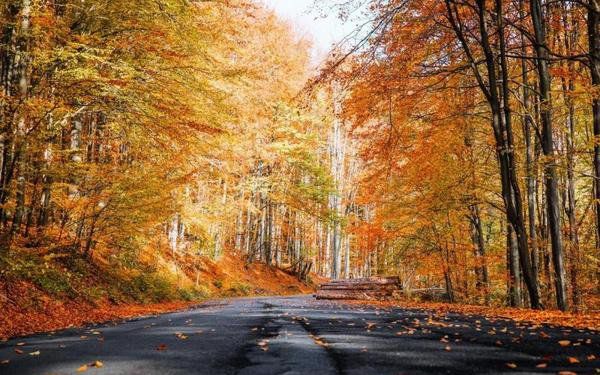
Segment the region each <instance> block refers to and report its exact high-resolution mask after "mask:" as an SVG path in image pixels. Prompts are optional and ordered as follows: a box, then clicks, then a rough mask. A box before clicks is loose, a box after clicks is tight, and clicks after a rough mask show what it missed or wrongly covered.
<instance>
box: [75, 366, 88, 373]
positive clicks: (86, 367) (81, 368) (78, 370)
mask: <svg viewBox="0 0 600 375" xmlns="http://www.w3.org/2000/svg"><path fill="white" fill-rule="evenodd" d="M87 369H88V365H82V366H80V367H79V368H78V369H77V372H84V371H87Z"/></svg>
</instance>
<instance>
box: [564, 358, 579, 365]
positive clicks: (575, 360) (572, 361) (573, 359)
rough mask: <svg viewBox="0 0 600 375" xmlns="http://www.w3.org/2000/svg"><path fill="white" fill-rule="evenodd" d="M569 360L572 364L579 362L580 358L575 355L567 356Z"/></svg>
mask: <svg viewBox="0 0 600 375" xmlns="http://www.w3.org/2000/svg"><path fill="white" fill-rule="evenodd" d="M567 361H569V363H570V364H574V363H579V360H578V359H577V358H575V357H567Z"/></svg>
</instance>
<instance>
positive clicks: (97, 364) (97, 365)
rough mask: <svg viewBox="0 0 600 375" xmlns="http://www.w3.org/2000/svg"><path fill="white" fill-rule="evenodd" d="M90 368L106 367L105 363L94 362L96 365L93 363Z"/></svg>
mask: <svg viewBox="0 0 600 375" xmlns="http://www.w3.org/2000/svg"><path fill="white" fill-rule="evenodd" d="M90 366H93V367H97V368H100V367H102V366H104V363H102V362H100V361H94V363H92V364H91V365H90Z"/></svg>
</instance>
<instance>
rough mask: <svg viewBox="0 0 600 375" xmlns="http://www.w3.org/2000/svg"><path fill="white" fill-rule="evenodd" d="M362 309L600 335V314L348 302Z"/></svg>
mask: <svg viewBox="0 0 600 375" xmlns="http://www.w3.org/2000/svg"><path fill="white" fill-rule="evenodd" d="M348 303H350V304H354V305H359V306H365V305H366V306H373V307H379V308H399V309H414V310H421V311H428V312H431V313H435V314H461V315H464V316H475V315H476V316H484V317H486V318H489V319H510V320H513V321H516V322H523V323H528V324H545V325H550V326H560V327H570V328H575V329H588V330H594V331H600V311H588V312H562V311H559V310H553V309H547V310H532V309H527V308H510V307H489V306H476V305H465V304H459V303H443V302H418V301H411V300H400V301H348Z"/></svg>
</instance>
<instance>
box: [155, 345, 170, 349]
mask: <svg viewBox="0 0 600 375" xmlns="http://www.w3.org/2000/svg"><path fill="white" fill-rule="evenodd" d="M156 350H167V346H166V345H165V344H160V345H159V346H157V347H156Z"/></svg>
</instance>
